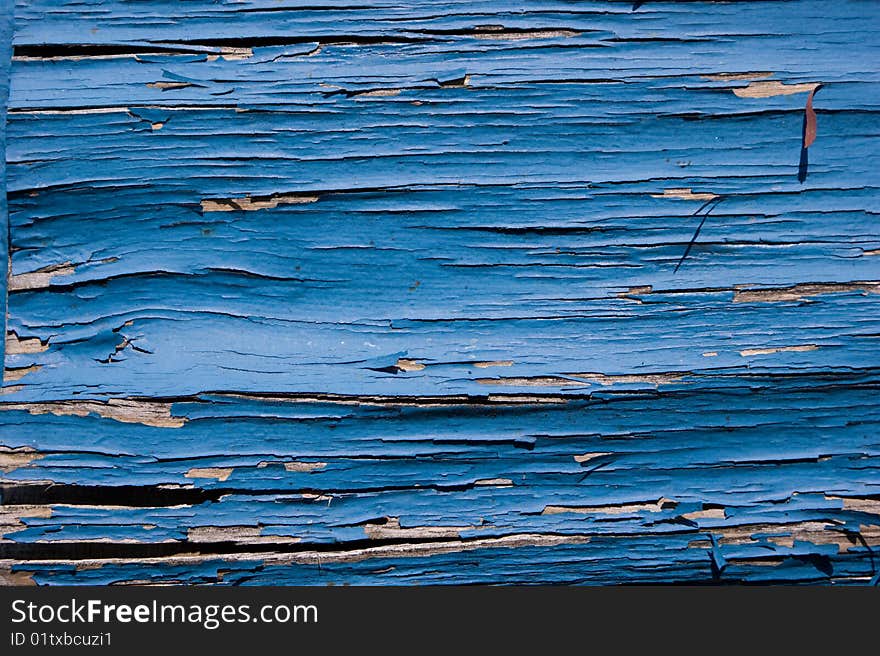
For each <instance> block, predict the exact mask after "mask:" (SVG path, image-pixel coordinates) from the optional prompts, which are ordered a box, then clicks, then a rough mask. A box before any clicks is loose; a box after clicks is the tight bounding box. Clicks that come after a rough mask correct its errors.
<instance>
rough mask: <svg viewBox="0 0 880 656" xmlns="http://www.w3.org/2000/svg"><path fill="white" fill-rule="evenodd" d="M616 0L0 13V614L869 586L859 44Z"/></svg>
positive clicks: (875, 41)
mask: <svg viewBox="0 0 880 656" xmlns="http://www.w3.org/2000/svg"><path fill="white" fill-rule="evenodd" d="M636 4H640V5H641V6H639V7H638V9H636V10H633V3H632V2H578V3H571V2H562V1H554V0H544V1H537V0H529V1H528V2H522V3H518V4H517V5H516V8H512V7H510V5H509V4H505V3H501V2H497V1H495V0H482V1H479V0H467V1H466V0H448V1H445V2H440V3H424V2H421V3H419V2H410V1H408V0H405V1H402V2H396V3H387V2H384V1H378V0H365V1H364V2H360V3H357V4H356V5H346V4H344V3H329V4H327V5H326V6H319V5H315V4H314V3H306V2H297V1H290V0H285V1H283V2H277V1H275V0H246V1H242V2H231V1H229V2H214V1H208V0H191V1H188V2H186V3H181V2H177V1H174V2H171V1H165V0H155V1H151V2H148V3H132V2H126V1H123V0H89V1H87V2H82V1H78V2H73V1H72V0H71V1H67V0H51V1H50V0H35V1H28V2H24V1H19V2H18V3H17V4H16V6H15V8H14V11H13V10H12V9H11V8H10V10H9V12H7V16H9V17H13V18H14V34H13V37H12V45H13V46H14V53H13V54H14V56H13V58H12V62H11V66H10V68H9V71H10V76H11V77H10V79H11V90H10V95H9V100H8V121H7V124H6V166H7V171H6V180H7V187H8V203H9V212H8V221H9V228H8V233H9V257H8V259H9V277H8V281H7V285H8V311H7V328H6V345H5V353H6V357H5V372H4V386H3V395H2V397H0V494H2V506H0V581H6V582H33V583H37V584H52V583H54V584H72V583H76V584H81V583H95V584H111V583H112V584H117V583H132V582H185V583H224V584H328V583H334V584H338V583H357V584H404V583H405V584H410V583H609V584H610V583H647V582H682V583H712V582H714V583H727V582H760V583H780V582H805V583H820V582H821V583H835V584H844V583H856V584H866V583H874V584H876V583H877V582H878V580H880V575H878V573H880V551H878V549H880V437H878V430H877V429H878V426H880V404H878V401H877V399H878V396H877V393H878V388H880V360H878V355H877V353H878V337H880V296H878V294H880V231H878V228H877V214H876V200H877V198H878V192H877V182H878V176H877V173H876V171H877V170H878V168H880V157H878V149H877V137H878V131H877V125H878V123H877V117H878V109H880V92H878V89H880V85H878V82H880V71H878V69H877V66H876V64H874V62H876V61H877V55H878V50H880V37H878V34H880V20H878V19H880V9H878V5H877V4H876V3H875V2H869V1H848V2H835V3H828V2H820V1H818V0H816V1H813V0H799V1H793V2H771V1H764V2H730V3H722V2H646V3H636ZM7 43H8V39H7ZM819 84H821V85H822V87H821V92H820V93H816V94H815V97H814V99H813V102H812V107H811V110H810V111H814V112H815V117H814V118H815V126H813V127H814V129H815V137H814V140H813V141H812V142H811V143H810V144H809V152H810V156H809V172H808V175H807V176H806V178H805V180H804V181H803V183H802V182H800V181H799V180H798V170H799V165H800V161H799V157H800V154H801V147H802V145H804V143H805V141H804V129H805V128H804V125H806V123H805V106H806V102H807V96H808V95H810V96H811V97H812V94H813V92H814V90H815V89H816V88H817V85H819ZM810 120H811V121H812V118H811V119H810ZM811 125H812V124H811ZM5 218H6V217H5V213H4V220H5ZM691 242H692V246H689V244H690V243H691ZM4 246H5V245H4ZM679 264H680V266H679V267H678V269H677V270H676V267H677V265H679Z"/></svg>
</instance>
